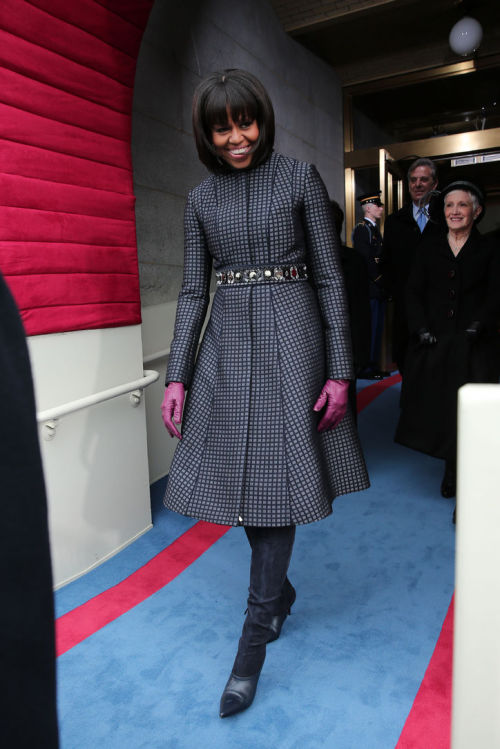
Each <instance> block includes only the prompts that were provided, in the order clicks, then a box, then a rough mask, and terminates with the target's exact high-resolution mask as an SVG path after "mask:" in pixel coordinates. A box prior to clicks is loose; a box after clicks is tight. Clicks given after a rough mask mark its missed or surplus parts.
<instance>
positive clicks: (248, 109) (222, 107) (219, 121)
mask: <svg viewBox="0 0 500 749" xmlns="http://www.w3.org/2000/svg"><path fill="white" fill-rule="evenodd" d="M203 109H204V112H203V120H204V123H203V124H204V125H205V128H206V131H207V132H208V131H210V130H212V128H213V127H214V126H216V125H219V126H220V125H225V124H226V123H227V112H228V110H229V114H230V115H231V119H232V120H233V122H240V121H241V120H243V119H248V120H257V119H258V112H259V105H258V102H257V101H256V99H255V97H253V96H252V95H251V94H250V93H249V92H248V91H246V90H245V89H244V88H243V87H242V86H239V85H238V84H237V83H236V82H235V81H230V80H226V81H225V83H222V82H221V84H220V85H218V86H214V88H213V89H212V91H210V93H209V94H208V96H207V98H206V100H205V106H204V108H203Z"/></svg>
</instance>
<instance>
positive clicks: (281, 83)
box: [132, 0, 344, 480]
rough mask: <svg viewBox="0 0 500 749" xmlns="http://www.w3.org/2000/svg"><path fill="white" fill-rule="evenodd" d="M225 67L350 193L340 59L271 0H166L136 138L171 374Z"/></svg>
mask: <svg viewBox="0 0 500 749" xmlns="http://www.w3.org/2000/svg"><path fill="white" fill-rule="evenodd" d="M226 67H240V68H245V69H247V70H249V71H250V72H252V73H254V74H255V75H256V76H257V77H258V78H260V80H261V81H262V82H263V83H264V85H265V86H266V88H267V89H268V91H269V93H270V96H271V99H272V101H273V104H274V107H275V111H276V121H277V138H276V148H277V150H279V151H282V152H283V153H286V154H287V155H290V156H294V157H296V158H299V159H303V160H306V161H310V162H313V163H315V164H316V166H317V167H318V169H319V172H320V174H321V175H322V177H323V179H324V180H325V183H326V185H327V188H328V190H329V193H330V195H331V197H332V198H335V199H336V200H338V201H339V203H341V204H343V202H344V173H343V133H342V96H341V89H340V84H339V82H338V80H337V79H336V77H335V75H334V73H333V71H332V70H331V68H329V67H328V66H327V65H325V64H324V63H323V62H321V61H320V60H318V59H317V58H316V57H314V56H313V55H312V54H311V53H310V52H309V51H308V50H306V49H304V48H303V47H301V46H300V45H299V44H297V43H296V42H294V41H293V40H292V39H291V38H289V37H288V36H287V35H286V34H285V33H284V32H283V30H282V29H281V26H280V25H279V23H278V21H277V18H276V16H275V13H274V11H273V9H272V7H271V5H270V3H269V2H268V1H267V0H238V2H236V3H232V4H229V5H228V4H227V3H226V2H223V1H222V0H207V1H205V2H203V1H202V0H187V2H184V3H178V2H172V0H157V1H156V3H155V5H154V7H153V10H152V13H151V16H150V19H149V23H148V26H147V28H146V31H145V34H144V39H143V43H142V47H141V51H140V54H139V59H138V66H137V75H136V83H135V92H134V116H133V138H132V144H133V162H134V181H135V194H136V196H137V204H136V216H137V240H138V248H139V266H140V274H141V295H142V304H143V313H144V314H143V318H144V321H143V342H144V354H145V356H146V358H147V366H148V367H152V368H156V369H159V370H160V371H161V375H162V377H163V372H164V369H165V362H166V357H165V352H168V347H169V344H170V340H171V336H172V327H173V322H174V315H175V305H176V299H177V295H178V292H179V288H180V284H181V280H182V265H183V232H182V216H183V209H184V201H185V197H186V194H187V192H188V190H189V189H190V188H192V187H194V186H195V185H196V184H197V183H198V182H200V181H201V179H203V177H204V176H205V175H206V171H205V168H204V167H203V166H202V165H201V164H200V162H199V161H198V157H197V154H196V150H195V147H194V141H193V137H192V131H191V122H190V119H191V99H192V94H193V90H194V88H195V86H196V84H197V83H198V81H199V80H200V79H201V78H202V77H203V76H205V75H207V74H208V73H210V72H212V71H214V70H218V69H221V68H226ZM158 352H163V354H162V355H161V356H160V355H159V353H158ZM162 377H161V378H160V379H162ZM161 395H162V394H161V385H160V384H159V385H157V387H156V388H155V387H154V386H153V387H152V388H150V389H149V391H148V395H147V398H148V435H149V454H150V473H151V480H154V479H156V478H158V477H159V476H161V475H162V474H164V473H165V472H166V471H167V470H168V465H169V459H170V455H171V453H172V448H173V442H171V441H170V440H169V439H168V440H167V438H166V437H165V433H164V429H163V425H162V424H161V422H160V418H159V409H158V406H159V402H160V401H161ZM165 456H166V458H165Z"/></svg>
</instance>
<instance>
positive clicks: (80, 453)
mask: <svg viewBox="0 0 500 749" xmlns="http://www.w3.org/2000/svg"><path fill="white" fill-rule="evenodd" d="M29 347H30V355H31V361H32V366H33V374H34V383H35V392H36V399H37V411H38V412H39V413H40V418H43V417H46V418H52V417H53V415H54V413H56V415H57V411H56V412H54V410H53V409H54V408H56V409H58V408H59V407H60V406H61V407H62V408H63V410H66V409H67V404H73V405H74V401H79V400H80V399H84V400H85V401H87V402H89V401H93V400H94V397H95V394H98V396H97V400H98V399H99V398H100V397H101V395H102V393H103V391H104V394H107V395H109V394H110V392H115V390H116V386H118V385H123V384H124V383H125V384H128V385H132V384H134V383H137V382H138V383H141V382H143V375H144V372H143V366H142V341H141V328H140V326H139V325H129V326H127V327H123V328H104V329H99V330H83V331H82V330H80V331H74V332H70V333H55V334H50V335H43V336H33V337H32V338H30V339H29ZM134 405H135V407H134ZM50 429H51V426H50V424H44V423H42V424H40V447H41V451H42V459H43V465H44V472H45V483H46V486H47V500H48V518H49V532H50V541H51V554H52V567H53V574H54V584H55V586H56V588H58V587H60V586H61V585H64V584H66V583H68V582H70V581H71V580H73V579H75V578H76V577H79V576H80V575H82V574H84V573H85V572H88V571H89V570H91V569H92V568H93V567H95V566H96V565H98V564H101V562H103V561H105V560H106V559H109V557H111V556H113V555H114V554H116V553H117V552H119V551H120V550H121V549H123V548H124V547H125V546H127V545H128V544H130V543H131V542H132V541H134V540H135V539H136V538H138V537H139V536H140V535H142V534H143V533H145V532H146V531H147V530H149V528H151V527H152V526H151V503H150V496H149V476H148V456H147V449H146V418H145V405H144V399H143V398H142V399H141V398H136V399H135V403H132V402H131V400H130V395H129V394H128V393H124V394H123V395H121V396H119V397H114V398H113V399H112V400H107V401H105V402H102V403H96V404H95V405H91V406H90V407H89V408H85V409H84V410H78V411H76V412H75V413H69V414H68V415H66V416H62V417H61V418H60V419H58V420H57V422H55V423H53V424H52V434H50V433H48V430H49V431H50ZM50 437H51V438H50Z"/></svg>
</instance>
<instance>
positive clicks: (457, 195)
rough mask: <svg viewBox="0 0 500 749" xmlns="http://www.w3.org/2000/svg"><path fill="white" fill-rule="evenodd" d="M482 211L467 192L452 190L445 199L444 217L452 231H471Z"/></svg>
mask: <svg viewBox="0 0 500 749" xmlns="http://www.w3.org/2000/svg"><path fill="white" fill-rule="evenodd" d="M481 210H482V208H481V206H480V205H477V206H475V205H474V201H473V199H472V197H471V195H470V194H469V193H468V192H465V190H452V191H451V192H449V193H448V195H446V197H445V199H444V217H445V219H446V223H447V225H448V229H450V230H451V231H455V232H464V231H470V230H471V228H472V224H473V223H474V221H475V219H476V218H477V217H478V216H479V214H480V213H481Z"/></svg>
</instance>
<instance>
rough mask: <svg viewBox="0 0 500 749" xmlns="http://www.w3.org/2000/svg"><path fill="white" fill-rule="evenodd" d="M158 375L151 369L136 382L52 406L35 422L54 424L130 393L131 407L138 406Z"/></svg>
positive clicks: (38, 415)
mask: <svg viewBox="0 0 500 749" xmlns="http://www.w3.org/2000/svg"><path fill="white" fill-rule="evenodd" d="M159 376H160V373H159V372H156V371H155V370H153V369H146V370H144V376H143V377H141V378H140V379H138V380H132V381H131V382H126V383H124V384H123V385H117V386H116V387H113V388H108V389H107V390H101V392H99V393H93V394H92V395H86V396H85V397H84V398H79V399H77V400H74V401H70V402H69V403H63V404H61V405H60V406H54V408H48V409H46V410H45V411H40V412H39V413H37V415H36V420H37V421H38V423H39V424H45V426H47V423H48V422H56V421H57V419H60V418H61V416H67V415H68V414H71V413H75V411H81V410H82V409H84V408H88V407H89V406H95V405H96V404H97V403H103V402H104V401H107V400H111V398H117V397H118V396H119V395H125V394H126V393H130V396H131V401H132V405H134V406H138V405H139V403H140V401H141V396H142V391H143V389H144V388H146V387H148V385H151V384H152V383H153V382H156V380H157V379H158V378H159Z"/></svg>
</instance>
